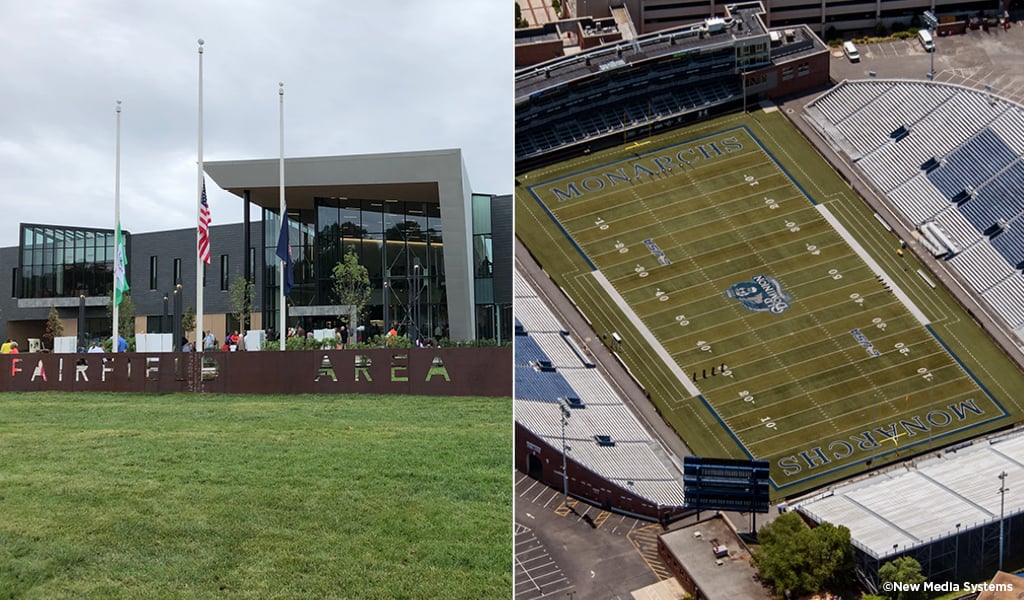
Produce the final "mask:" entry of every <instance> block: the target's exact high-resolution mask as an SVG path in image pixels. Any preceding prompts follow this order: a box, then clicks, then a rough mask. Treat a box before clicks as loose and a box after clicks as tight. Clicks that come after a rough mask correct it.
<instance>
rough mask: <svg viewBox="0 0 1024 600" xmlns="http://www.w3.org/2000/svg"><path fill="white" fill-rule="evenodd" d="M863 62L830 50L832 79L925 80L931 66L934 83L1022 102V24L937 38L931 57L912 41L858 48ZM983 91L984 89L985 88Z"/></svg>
mask: <svg viewBox="0 0 1024 600" xmlns="http://www.w3.org/2000/svg"><path fill="white" fill-rule="evenodd" d="M857 49H858V50H859V51H860V55H861V60H860V62H857V63H852V62H850V61H849V59H847V58H846V56H845V55H844V54H843V50H842V48H833V49H832V61H831V65H830V69H831V74H832V79H834V80H836V81H842V80H844V79H865V78H868V77H877V78H880V79H892V78H899V79H923V80H927V79H928V72H929V70H930V69H931V68H932V59H933V58H934V64H935V67H934V68H935V81H939V82H945V83H954V84H959V85H963V86H966V87H970V88H973V89H978V90H986V91H991V92H992V93H994V94H996V95H998V96H1001V97H1003V98H1007V99H1009V100H1012V101H1014V102H1024V23H1021V22H1015V23H1013V26H1012V27H1011V28H1010V29H1009V30H1001V29H990V30H989V31H988V32H985V31H982V30H980V29H979V30H974V31H971V30H968V31H967V33H965V34H963V35H953V36H947V37H940V38H936V40H935V53H934V57H933V56H932V54H931V53H929V52H925V50H924V48H922V47H921V43H920V42H918V41H917V39H916V38H911V39H908V40H894V41H887V42H876V43H872V44H857ZM986 86H988V87H987V88H986Z"/></svg>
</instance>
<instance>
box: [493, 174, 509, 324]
mask: <svg viewBox="0 0 1024 600" xmlns="http://www.w3.org/2000/svg"><path fill="white" fill-rule="evenodd" d="M512 227H513V222H512V195H511V194H508V195H505V196H494V197H492V198H491V244H492V250H493V252H494V303H495V304H511V303H512V235H513V233H512Z"/></svg>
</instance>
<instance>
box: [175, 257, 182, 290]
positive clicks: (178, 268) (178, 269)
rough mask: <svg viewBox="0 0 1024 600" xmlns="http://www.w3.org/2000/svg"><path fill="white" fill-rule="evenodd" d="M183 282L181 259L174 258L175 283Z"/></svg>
mask: <svg viewBox="0 0 1024 600" xmlns="http://www.w3.org/2000/svg"><path fill="white" fill-rule="evenodd" d="M179 283H181V259H180V258H176V259H174V285H178V284H179Z"/></svg>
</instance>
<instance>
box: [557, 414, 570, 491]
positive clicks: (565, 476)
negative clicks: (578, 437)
mask: <svg viewBox="0 0 1024 600" xmlns="http://www.w3.org/2000/svg"><path fill="white" fill-rule="evenodd" d="M558 408H559V413H560V414H561V417H562V496H563V498H562V502H564V503H565V506H567V507H568V506H569V474H568V473H567V472H566V459H565V453H566V452H567V451H568V449H569V448H568V446H566V445H565V424H566V422H567V421H568V420H569V417H571V416H572V411H571V410H570V408H569V403H568V401H566V399H565V398H561V397H559V398H558Z"/></svg>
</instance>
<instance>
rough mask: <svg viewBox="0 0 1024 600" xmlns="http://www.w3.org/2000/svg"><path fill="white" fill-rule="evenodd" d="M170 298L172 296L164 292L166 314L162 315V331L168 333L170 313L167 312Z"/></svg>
mask: <svg viewBox="0 0 1024 600" xmlns="http://www.w3.org/2000/svg"><path fill="white" fill-rule="evenodd" d="M168 300H170V298H169V297H168V296H167V294H164V314H163V316H162V317H160V333H167V318H168V314H169V313H168V312H167V302H168Z"/></svg>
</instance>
